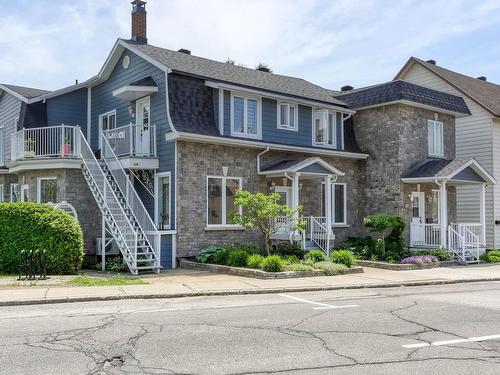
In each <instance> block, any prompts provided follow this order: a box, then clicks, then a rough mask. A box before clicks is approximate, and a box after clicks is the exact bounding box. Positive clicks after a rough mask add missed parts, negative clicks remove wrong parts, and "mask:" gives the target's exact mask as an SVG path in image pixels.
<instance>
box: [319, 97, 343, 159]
mask: <svg viewBox="0 0 500 375" xmlns="http://www.w3.org/2000/svg"><path fill="white" fill-rule="evenodd" d="M320 111H324V112H326V113H327V115H326V121H327V123H326V130H327V136H326V142H316V126H315V125H316V124H315V118H316V112H320ZM337 113H340V116H341V121H342V126H341V148H340V149H339V148H338V147H337V141H338V140H337ZM330 115H331V116H332V120H333V124H332V127H333V134H332V144H329V143H328V138H330V137H329V134H330V126H329V125H330V124H329V116H330ZM343 116H344V114H343V113H342V112H339V111H332V110H329V109H326V108H319V107H317V108H313V109H312V116H311V117H312V118H311V126H312V145H313V146H316V147H325V148H331V149H334V150H343V149H344V146H345V144H344V126H343V125H344V124H343V122H344V117H343Z"/></svg>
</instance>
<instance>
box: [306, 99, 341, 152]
mask: <svg viewBox="0 0 500 375" xmlns="http://www.w3.org/2000/svg"><path fill="white" fill-rule="evenodd" d="M313 144H314V145H316V146H324V147H332V148H335V149H337V150H342V149H343V148H344V121H343V118H342V113H340V112H333V111H330V110H327V109H321V108H318V109H316V110H315V111H314V114H313Z"/></svg>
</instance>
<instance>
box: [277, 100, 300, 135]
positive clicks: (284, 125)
mask: <svg viewBox="0 0 500 375" xmlns="http://www.w3.org/2000/svg"><path fill="white" fill-rule="evenodd" d="M298 117H299V115H298V107H297V105H295V104H290V103H285V102H279V103H278V128H279V129H286V130H294V131H297V130H298Z"/></svg>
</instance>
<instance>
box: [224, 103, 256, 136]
mask: <svg viewBox="0 0 500 375" xmlns="http://www.w3.org/2000/svg"><path fill="white" fill-rule="evenodd" d="M260 128H261V124H260V101H259V99H257V98H255V97H249V96H245V95H240V94H233V95H232V97H231V135H233V136H239V137H246V138H260V137H261V129H260Z"/></svg>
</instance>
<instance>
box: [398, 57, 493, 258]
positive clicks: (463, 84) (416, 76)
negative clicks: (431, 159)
mask: <svg viewBox="0 0 500 375" xmlns="http://www.w3.org/2000/svg"><path fill="white" fill-rule="evenodd" d="M395 79H404V80H406V81H409V82H413V83H416V84H418V85H421V86H425V87H429V88H433V89H436V90H440V91H444V92H448V93H451V94H454V95H460V96H463V98H464V100H465V102H466V103H467V106H468V107H469V110H470V112H471V116H468V117H462V118H458V119H457V122H456V153H457V158H460V159H470V158H475V159H476V160H477V161H479V162H480V163H481V164H482V165H483V166H484V168H485V169H486V170H487V171H488V172H489V173H491V174H493V175H494V176H498V175H499V174H500V85H496V84H494V83H491V82H488V81H487V80H486V77H483V76H481V77H477V78H473V77H469V76H466V75H463V74H460V73H457V72H453V71H451V70H448V69H445V68H443V67H440V66H438V65H437V64H436V62H435V61H434V60H429V61H423V60H420V59H417V58H415V57H412V58H410V59H409V60H408V61H407V63H406V64H405V65H404V66H403V68H402V69H401V70H400V72H399V73H398V74H397V75H396V78H395ZM457 197H458V198H459V199H458V202H457V219H458V220H460V221H462V222H477V220H478V218H479V198H478V194H477V191H476V189H474V188H471V187H457ZM485 204H486V245H487V246H488V247H491V248H498V247H500V187H499V186H498V185H497V186H492V187H490V188H488V189H487V191H486V202H485Z"/></svg>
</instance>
